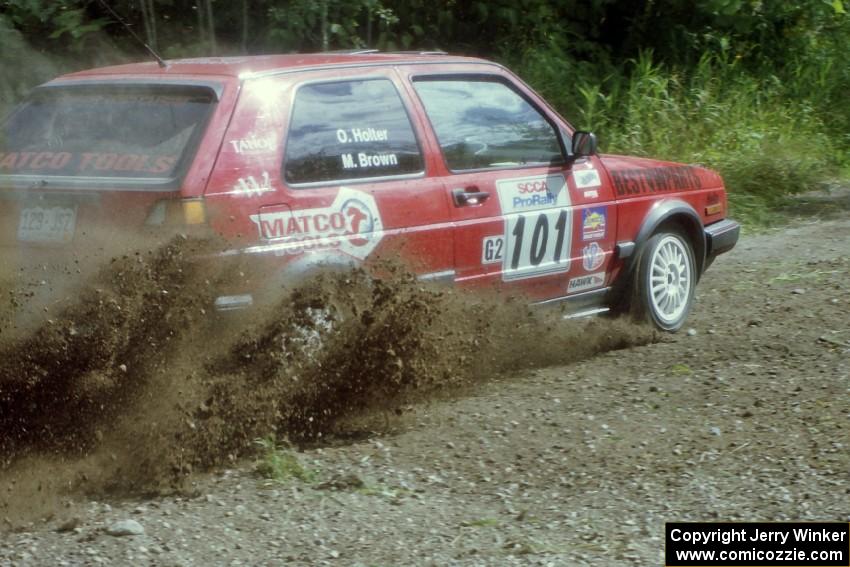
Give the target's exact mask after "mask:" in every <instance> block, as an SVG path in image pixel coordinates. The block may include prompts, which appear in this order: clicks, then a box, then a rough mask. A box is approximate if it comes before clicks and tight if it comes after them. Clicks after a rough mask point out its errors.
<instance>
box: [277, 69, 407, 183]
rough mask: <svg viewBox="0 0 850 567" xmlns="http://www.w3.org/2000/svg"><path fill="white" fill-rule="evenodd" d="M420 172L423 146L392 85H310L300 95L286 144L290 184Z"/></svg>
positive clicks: (359, 82)
mask: <svg viewBox="0 0 850 567" xmlns="http://www.w3.org/2000/svg"><path fill="white" fill-rule="evenodd" d="M421 171H422V155H421V153H420V151H419V145H418V144H417V142H416V136H415V135H414V133H413V127H412V126H411V124H410V119H409V117H408V115H407V112H406V111H405V109H404V105H403V104H402V102H401V97H399V94H398V92H397V91H396V89H395V87H394V86H393V84H392V82H391V81H389V80H387V79H369V80H352V81H336V82H328V83H312V84H306V85H303V86H302V87H300V88H299V89H298V92H297V93H296V95H295V104H294V108H293V111H292V121H291V124H290V127H289V135H288V137H287V141H286V159H285V160H284V174H285V177H286V180H287V182H289V183H294V184H298V183H316V182H329V181H342V180H349V179H363V178H373V177H387V176H396V175H407V174H414V173H419V172H421Z"/></svg>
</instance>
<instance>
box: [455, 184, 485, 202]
mask: <svg viewBox="0 0 850 567" xmlns="http://www.w3.org/2000/svg"><path fill="white" fill-rule="evenodd" d="M477 189H478V187H467V188H466V189H452V198H453V199H454V202H455V206H456V207H475V206H478V205H481V204H482V203H483V202H484V201H486V200H487V199H488V198H489V197H490V193H487V192H486V191H477Z"/></svg>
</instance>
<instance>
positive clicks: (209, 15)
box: [206, 0, 218, 55]
mask: <svg viewBox="0 0 850 567" xmlns="http://www.w3.org/2000/svg"><path fill="white" fill-rule="evenodd" d="M206 4H207V24H208V26H209V28H208V31H209V41H210V52H211V54H212V55H215V54H216V53H217V51H218V47H217V46H216V41H215V17H214V16H213V8H212V0H206Z"/></svg>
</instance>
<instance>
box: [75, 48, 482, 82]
mask: <svg viewBox="0 0 850 567" xmlns="http://www.w3.org/2000/svg"><path fill="white" fill-rule="evenodd" d="M404 63H487V64H491V65H492V64H493V63H492V62H490V61H486V60H484V59H477V58H473V57H460V56H453V55H446V54H444V53H442V52H396V53H379V52H374V51H372V50H367V51H361V52H327V53H292V54H288V55H248V56H237V57H199V58H193V59H173V60H168V61H166V64H167V67H165V68H162V67H160V66H159V65H158V64H157V63H156V62H155V61H148V62H144V63H130V64H126V65H113V66H109V67H99V68H95V69H88V70H85V71H79V72H76V73H70V74H67V75H63V77H62V78H85V77H97V76H104V75H154V76H158V77H161V78H165V77H168V76H170V75H218V76H231V77H246V76H263V75H269V74H275V73H280V72H286V71H295V70H302V69H310V68H314V67H321V68H325V67H336V66H340V67H347V66H352V65H369V64H375V65H381V64H383V65H386V64H404Z"/></svg>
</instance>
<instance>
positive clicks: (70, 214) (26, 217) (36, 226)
mask: <svg viewBox="0 0 850 567" xmlns="http://www.w3.org/2000/svg"><path fill="white" fill-rule="evenodd" d="M76 224H77V209H76V208H74V207H27V208H24V209H22V210H21V220H20V222H19V223H18V240H20V241H21V242H70V241H71V239H72V238H73V237H74V227H75V226H76Z"/></svg>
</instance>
